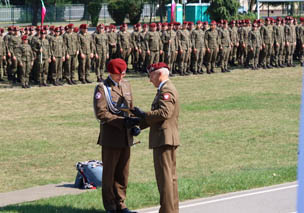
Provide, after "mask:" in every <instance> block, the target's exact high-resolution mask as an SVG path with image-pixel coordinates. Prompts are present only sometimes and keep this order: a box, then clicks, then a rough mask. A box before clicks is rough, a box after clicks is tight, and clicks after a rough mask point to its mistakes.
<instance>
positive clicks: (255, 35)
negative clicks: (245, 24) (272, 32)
mask: <svg viewBox="0 0 304 213" xmlns="http://www.w3.org/2000/svg"><path fill="white" fill-rule="evenodd" d="M248 46H249V48H260V47H261V46H262V39H261V34H260V31H259V30H251V31H250V32H249V34H248Z"/></svg>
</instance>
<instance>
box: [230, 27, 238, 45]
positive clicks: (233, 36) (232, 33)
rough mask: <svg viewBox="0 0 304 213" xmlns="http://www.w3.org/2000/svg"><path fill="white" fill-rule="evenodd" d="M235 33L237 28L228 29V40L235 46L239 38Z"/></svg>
mask: <svg viewBox="0 0 304 213" xmlns="http://www.w3.org/2000/svg"><path fill="white" fill-rule="evenodd" d="M237 31H238V28H237V27H233V28H229V34H230V40H231V42H232V43H233V44H236V43H238V42H239V37H238V32H237Z"/></svg>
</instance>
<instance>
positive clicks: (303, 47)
mask: <svg viewBox="0 0 304 213" xmlns="http://www.w3.org/2000/svg"><path fill="white" fill-rule="evenodd" d="M300 21H301V25H300V26H299V31H298V37H299V42H300V50H299V51H300V53H299V55H300V56H299V57H300V62H301V65H302V66H304V18H303V17H302V18H300Z"/></svg>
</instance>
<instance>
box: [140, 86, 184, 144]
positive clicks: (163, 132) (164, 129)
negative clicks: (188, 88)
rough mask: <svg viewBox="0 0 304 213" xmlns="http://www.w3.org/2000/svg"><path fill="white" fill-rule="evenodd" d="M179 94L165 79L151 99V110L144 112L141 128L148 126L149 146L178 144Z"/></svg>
mask: <svg viewBox="0 0 304 213" xmlns="http://www.w3.org/2000/svg"><path fill="white" fill-rule="evenodd" d="M178 116H179V96H178V92H177V90H176V88H175V86H174V85H173V84H172V82H171V81H170V80H168V81H166V82H165V83H164V84H163V85H162V87H161V88H160V90H158V91H157V94H156V96H155V98H154V100H153V103H152V106H151V111H149V112H147V113H146V117H145V120H144V121H143V122H142V123H141V124H140V125H141V128H146V127H150V133H149V148H157V147H161V146H166V145H170V146H179V144H180V141H179V136H178Z"/></svg>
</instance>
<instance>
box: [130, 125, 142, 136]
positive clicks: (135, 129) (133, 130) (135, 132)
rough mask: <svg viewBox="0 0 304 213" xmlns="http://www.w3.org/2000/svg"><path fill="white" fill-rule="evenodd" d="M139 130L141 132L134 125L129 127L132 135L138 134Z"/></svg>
mask: <svg viewBox="0 0 304 213" xmlns="http://www.w3.org/2000/svg"><path fill="white" fill-rule="evenodd" d="M140 132H141V130H140V128H138V127H136V126H134V127H132V128H131V135H133V136H137V135H139V134H140Z"/></svg>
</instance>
